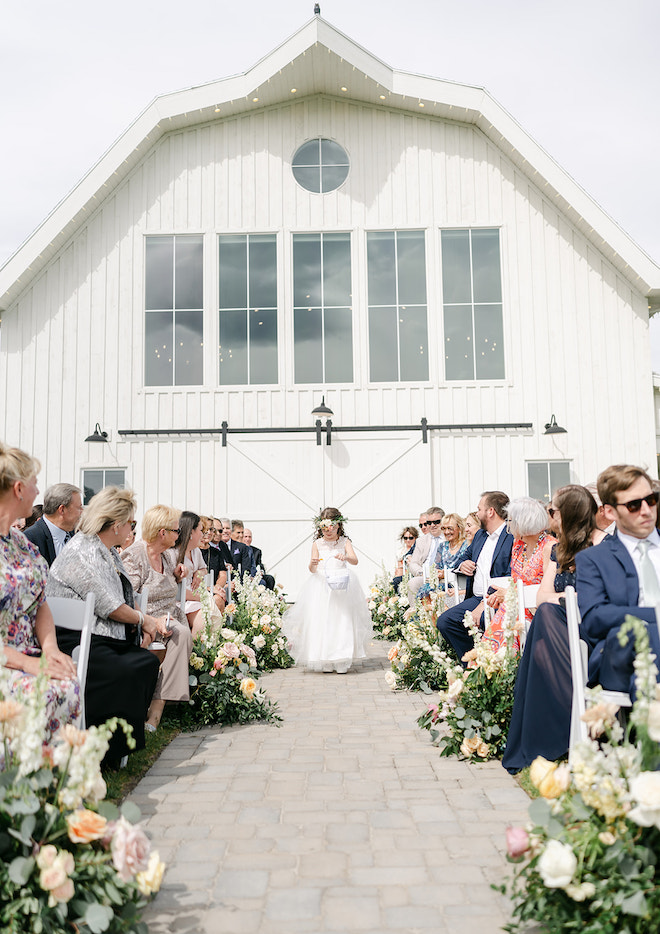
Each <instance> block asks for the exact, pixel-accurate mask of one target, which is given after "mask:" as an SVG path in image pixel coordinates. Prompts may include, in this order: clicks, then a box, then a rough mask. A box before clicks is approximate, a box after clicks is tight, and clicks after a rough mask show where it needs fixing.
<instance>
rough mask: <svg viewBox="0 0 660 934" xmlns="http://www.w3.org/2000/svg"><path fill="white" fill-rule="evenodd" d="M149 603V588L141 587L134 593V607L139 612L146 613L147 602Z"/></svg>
mask: <svg viewBox="0 0 660 934" xmlns="http://www.w3.org/2000/svg"><path fill="white" fill-rule="evenodd" d="M148 603H149V588H148V587H143V588H142V590H141V591H140V593H136V594H135V609H136V610H139V611H140V613H144V614H145V616H146V613H147V604H148Z"/></svg>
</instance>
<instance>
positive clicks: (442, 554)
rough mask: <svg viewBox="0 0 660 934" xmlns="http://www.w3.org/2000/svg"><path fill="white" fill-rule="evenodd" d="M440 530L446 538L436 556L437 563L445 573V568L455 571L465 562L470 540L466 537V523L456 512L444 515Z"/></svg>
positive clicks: (441, 571)
mask: <svg viewBox="0 0 660 934" xmlns="http://www.w3.org/2000/svg"><path fill="white" fill-rule="evenodd" d="M440 530H441V532H442V534H443V536H444V539H445V540H444V542H443V543H442V545H441V546H440V548H439V549H438V552H437V554H436V556H435V564H436V567H437V568H438V569H439V571H440V573H441V575H443V574H444V571H443V568H449V569H450V570H452V571H454V570H456V568H457V567H458V566H459V565H460V564H462V563H463V561H464V560H465V556H466V553H467V550H468V548H469V547H470V542H468V540H467V539H466V537H465V523H464V522H463V519H462V518H461V517H460V516H459V515H458V513H456V512H450V513H449V514H448V515H446V516H445V517H444V519H443V520H442V525H441V526H440ZM473 537H474V536H473Z"/></svg>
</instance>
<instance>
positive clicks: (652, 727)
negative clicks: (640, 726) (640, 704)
mask: <svg viewBox="0 0 660 934" xmlns="http://www.w3.org/2000/svg"><path fill="white" fill-rule="evenodd" d="M647 728H648V731H649V736H650V737H651V739H652V740H655V742H656V743H660V702H658V701H657V700H655V701H651V703H650V704H649V716H648V720H647Z"/></svg>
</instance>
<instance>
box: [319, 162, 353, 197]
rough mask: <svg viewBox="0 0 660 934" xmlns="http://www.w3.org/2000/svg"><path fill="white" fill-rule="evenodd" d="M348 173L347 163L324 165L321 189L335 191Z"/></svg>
mask: <svg viewBox="0 0 660 934" xmlns="http://www.w3.org/2000/svg"><path fill="white" fill-rule="evenodd" d="M347 175H348V166H347V165H324V166H323V167H322V168H321V191H334V190H335V188H339V186H340V185H343V183H344V181H345V180H346V176H347Z"/></svg>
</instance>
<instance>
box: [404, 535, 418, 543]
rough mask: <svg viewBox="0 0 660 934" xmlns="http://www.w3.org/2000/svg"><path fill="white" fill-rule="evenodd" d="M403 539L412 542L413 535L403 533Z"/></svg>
mask: <svg viewBox="0 0 660 934" xmlns="http://www.w3.org/2000/svg"><path fill="white" fill-rule="evenodd" d="M403 540H404V542H414V541H415V536H414V535H404V536H403Z"/></svg>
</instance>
